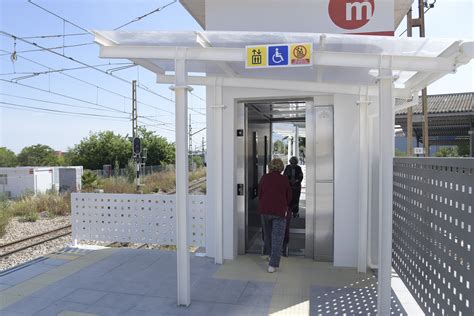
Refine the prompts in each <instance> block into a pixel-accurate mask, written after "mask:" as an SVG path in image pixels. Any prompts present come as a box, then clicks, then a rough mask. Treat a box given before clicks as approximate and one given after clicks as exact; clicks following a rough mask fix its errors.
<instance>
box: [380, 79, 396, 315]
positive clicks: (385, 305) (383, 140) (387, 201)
mask: <svg viewBox="0 0 474 316" xmlns="http://www.w3.org/2000/svg"><path fill="white" fill-rule="evenodd" d="M393 105H394V99H393V77H392V72H391V71H389V70H381V71H380V77H379V115H380V119H379V124H380V129H379V130H380V162H379V163H380V164H379V168H380V175H379V177H380V182H379V187H380V191H379V197H380V199H379V212H380V213H379V214H380V215H379V269H378V289H377V294H378V297H377V309H378V315H384V316H385V315H390V300H391V273H392V210H393V206H392V201H393V153H394V114H393Z"/></svg>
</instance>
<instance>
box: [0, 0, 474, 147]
mask: <svg viewBox="0 0 474 316" xmlns="http://www.w3.org/2000/svg"><path fill="white" fill-rule="evenodd" d="M433 1H434V0H429V2H430V3H431V2H433ZM32 2H33V3H36V4H37V5H39V6H41V7H43V8H44V9H46V10H49V11H51V12H53V13H55V14H56V15H59V16H60V17H61V18H63V19H66V20H67V21H69V22H72V23H74V24H75V25H76V26H73V25H71V24H70V23H67V22H64V21H63V20H62V19H60V18H58V17H56V16H54V15H52V14H50V13H48V12H46V11H44V10H42V9H41V8H39V7H38V6H35V5H34V4H32V3H29V2H28V1H27V0H0V30H1V31H3V32H7V33H9V34H11V35H13V36H15V37H17V38H23V39H25V40H26V41H29V42H32V43H33V42H34V43H37V44H38V45H41V46H44V47H57V46H64V45H66V46H72V45H76V46H74V47H65V48H64V49H58V50H56V52H58V53H59V54H63V55H65V56H68V57H73V58H75V59H77V60H78V61H80V62H82V63H86V64H88V65H94V66H97V68H99V69H101V70H102V71H109V72H110V71H112V73H113V75H114V76H118V77H120V78H121V79H117V78H114V77H112V76H110V75H107V74H104V73H102V72H99V71H97V70H95V69H92V68H86V69H75V70H67V71H63V72H52V73H44V72H45V71H47V70H59V69H71V68H77V67H83V66H84V65H83V64H79V63H77V62H74V61H72V60H70V59H67V58H64V57H62V56H58V55H55V54H52V53H50V52H47V51H36V52H23V51H25V50H32V49H37V48H36V47H34V46H33V45H30V44H28V43H25V42H22V41H21V40H19V39H17V40H16V41H15V40H14V39H13V38H12V37H10V36H4V35H0V49H1V50H0V147H3V146H5V147H7V148H9V149H11V150H13V151H14V152H16V153H18V152H20V151H21V149H22V148H23V147H25V146H30V145H34V144H38V143H41V144H46V145H49V146H51V147H52V148H54V149H55V150H60V151H66V150H67V149H68V148H71V147H72V146H73V145H74V144H77V143H78V142H80V140H81V139H83V138H84V137H87V136H88V135H89V133H91V132H98V131H104V130H112V131H114V132H116V133H119V134H121V135H126V134H130V133H131V121H130V114H129V113H130V112H131V100H130V97H131V93H132V92H131V85H130V82H131V81H132V80H137V81H138V83H139V85H140V86H141V87H142V88H139V89H138V91H137V97H138V101H139V103H138V113H139V116H142V118H140V121H141V125H145V126H146V127H147V128H148V129H150V130H153V131H155V132H156V133H157V134H158V135H160V136H163V137H165V138H167V139H168V140H169V141H174V103H173V102H172V100H173V99H174V96H173V93H172V91H170V90H169V85H158V84H156V78H155V76H154V75H153V74H152V73H151V72H149V71H148V70H146V69H143V68H141V67H130V68H126V69H123V70H120V69H117V68H118V67H124V66H127V65H130V62H129V61H127V60H117V59H114V60H107V59H100V58H98V55H99V47H98V45H97V44H94V43H93V37H92V35H90V34H85V35H84V34H82V35H81V33H84V32H85V31H84V29H85V30H111V29H114V28H116V27H118V26H121V25H123V24H124V23H127V22H129V21H131V20H133V19H135V18H136V17H139V16H142V15H144V14H145V13H148V12H150V11H152V10H154V9H156V8H158V7H162V6H165V5H167V4H168V3H170V2H172V1H171V0H134V1H127V0H102V1H95V0H68V1H65V0H33V1H32ZM473 19H474V1H472V0H437V2H436V4H435V8H433V9H431V10H430V11H428V12H427V14H426V34H427V36H428V37H435V38H457V39H471V40H472V39H473V38H474V25H473V23H474V22H473ZM77 26H78V27H77ZM405 28H406V27H405V21H403V22H402V23H401V25H400V27H399V29H398V30H397V32H396V36H398V35H399V34H401V33H402V32H403V31H404V30H405ZM122 29H123V30H201V27H200V26H199V25H198V24H197V23H196V22H195V21H194V19H193V18H192V17H191V16H190V15H189V14H188V12H187V11H186V10H185V9H184V8H183V7H182V6H181V5H180V4H179V3H174V4H171V5H169V6H167V7H166V8H164V9H163V10H161V11H159V12H156V13H154V14H151V15H149V16H147V17H145V18H143V19H141V20H140V21H138V22H135V23H132V24H129V25H127V26H125V27H123V28H122ZM415 32H416V31H415ZM61 34H72V35H70V36H66V37H50V38H31V37H35V36H43V35H61ZM77 34H79V35H77ZM402 36H406V34H405V35H402ZM25 37H28V38H25ZM14 49H16V51H17V52H18V53H17V58H16V61H14V62H12V60H11V52H12V51H13V50H14ZM109 63H110V64H109ZM38 72H40V73H41V74H39V75H36V76H33V77H29V76H30V75H31V74H32V73H38ZM473 74H474V63H473V62H471V63H470V64H469V65H467V66H464V67H463V68H462V69H460V70H459V71H458V73H456V74H455V75H448V76H446V77H444V78H443V79H441V80H439V81H438V82H436V83H434V84H433V85H431V86H430V87H429V88H428V93H429V94H441V93H454V92H468V91H469V92H471V91H474V83H473V80H474V79H473V77H474V76H473ZM71 76H72V77H71ZM22 77H23V78H22ZM12 79H16V82H17V83H11V82H6V81H10V80H12ZM2 80H6V81H2ZM124 81H125V82H124ZM150 91H151V92H150ZM204 99H205V90H204V88H203V87H195V90H194V92H193V95H190V97H189V107H190V111H189V113H190V114H191V123H192V129H193V131H198V130H200V129H202V128H204V127H205V121H206V118H205V115H204V113H205V104H204V101H203V100H204ZM40 108H47V109H50V110H53V111H63V112H61V113H58V112H54V113H53V112H44V111H41V110H40ZM65 112H66V113H65ZM78 113H86V114H87V115H79V114H78ZM91 114H92V115H91ZM93 115H94V116H93ZM98 115H99V116H98ZM202 137H205V131H202V132H200V133H198V134H196V135H194V136H193V147H199V148H200V146H201V143H202Z"/></svg>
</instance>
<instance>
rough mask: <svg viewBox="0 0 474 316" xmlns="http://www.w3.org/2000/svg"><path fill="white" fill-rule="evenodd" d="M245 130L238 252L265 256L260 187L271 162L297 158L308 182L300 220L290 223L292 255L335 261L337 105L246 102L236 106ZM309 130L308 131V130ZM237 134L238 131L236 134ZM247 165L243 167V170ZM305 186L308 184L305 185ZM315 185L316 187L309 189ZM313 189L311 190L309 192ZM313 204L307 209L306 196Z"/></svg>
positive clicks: (302, 100)
mask: <svg viewBox="0 0 474 316" xmlns="http://www.w3.org/2000/svg"><path fill="white" fill-rule="evenodd" d="M238 108H239V112H240V115H238V117H240V119H241V120H242V121H243V122H238V124H237V125H240V126H242V127H244V129H243V133H240V135H241V136H242V137H244V142H242V143H241V144H242V147H243V148H239V150H238V152H240V153H241V154H242V153H243V154H244V155H243V159H240V160H239V162H240V163H241V164H244V166H238V167H239V168H238V169H240V170H242V169H243V170H245V177H244V181H245V183H244V184H243V187H244V188H245V189H244V190H242V189H241V190H240V191H241V192H240V194H244V195H245V197H244V203H242V204H241V205H239V206H240V208H244V210H238V211H239V214H241V215H242V216H243V217H244V219H243V220H241V221H239V222H240V223H242V224H243V225H244V226H245V227H239V252H240V253H262V249H263V236H262V235H263V232H262V222H261V218H260V214H259V212H258V198H259V197H258V184H259V181H260V179H261V177H262V176H263V175H264V174H265V173H267V172H268V164H269V162H270V160H271V159H272V158H281V159H282V160H283V163H284V164H285V165H288V164H289V159H290V158H291V157H292V156H296V157H297V158H298V164H299V165H300V166H301V168H302V171H303V175H304V179H303V182H302V188H301V196H300V202H299V216H298V217H292V219H291V224H290V241H289V244H288V251H289V255H290V256H306V257H310V258H314V259H316V260H322V261H332V260H333V243H334V220H333V217H334V211H333V210H334V207H333V205H334V203H333V196H334V193H333V192H334V189H333V187H334V177H333V175H334V168H333V160H334V159H333V152H334V145H333V143H334V139H333V138H334V137H333V135H334V132H333V128H334V127H333V125H334V123H333V122H334V120H333V107H332V105H327V106H317V107H314V106H313V98H296V99H294V98H293V99H278V100H246V101H241V102H239V103H238ZM308 127H309V128H308ZM238 134H239V133H238ZM242 167H243V168H242ZM307 183H309V184H310V185H309V186H307ZM311 184H314V185H311ZM308 187H309V189H310V191H308V190H307V189H308ZM308 197H309V200H310V201H312V203H311V205H307V203H306V202H307V198H308Z"/></svg>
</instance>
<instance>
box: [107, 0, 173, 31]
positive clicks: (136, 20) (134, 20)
mask: <svg viewBox="0 0 474 316" xmlns="http://www.w3.org/2000/svg"><path fill="white" fill-rule="evenodd" d="M176 2H177V0H173V1H171V2H169V3H167V4H165V5H164V6H161V7H158V8H156V9H155V10H152V11H150V12H148V13H145V14H144V15H141V16H139V17H136V18H135V19H133V20H131V21H129V22H127V23H125V24H122V25H120V26H119V27H116V28H114V31H116V30H118V29H121V28H122V27H124V26H127V25H129V24H132V23H135V22H138V21H140V20H141V19H143V18H146V17H147V16H149V15H152V14H153V13H156V12H159V11H162V10H163V9H165V8H167V7H169V6H170V5H172V4H175V3H176Z"/></svg>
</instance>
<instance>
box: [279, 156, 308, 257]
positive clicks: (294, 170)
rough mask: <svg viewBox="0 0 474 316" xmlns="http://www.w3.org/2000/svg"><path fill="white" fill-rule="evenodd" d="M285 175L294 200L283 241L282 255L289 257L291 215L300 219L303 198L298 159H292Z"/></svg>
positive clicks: (288, 215)
mask: <svg viewBox="0 0 474 316" xmlns="http://www.w3.org/2000/svg"><path fill="white" fill-rule="evenodd" d="M283 175H284V176H286V177H287V178H288V180H289V181H290V186H291V193H292V198H291V201H290V203H289V205H288V206H289V208H290V210H291V213H290V212H288V214H287V217H286V227H285V238H284V240H283V247H282V255H283V256H285V257H287V256H288V243H289V242H290V222H291V215H292V214H293V217H299V204H300V196H301V182H302V181H303V171H302V170H301V167H300V166H298V158H296V157H291V158H290V164H289V165H287V166H286V168H285V171H284V172H283Z"/></svg>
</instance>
